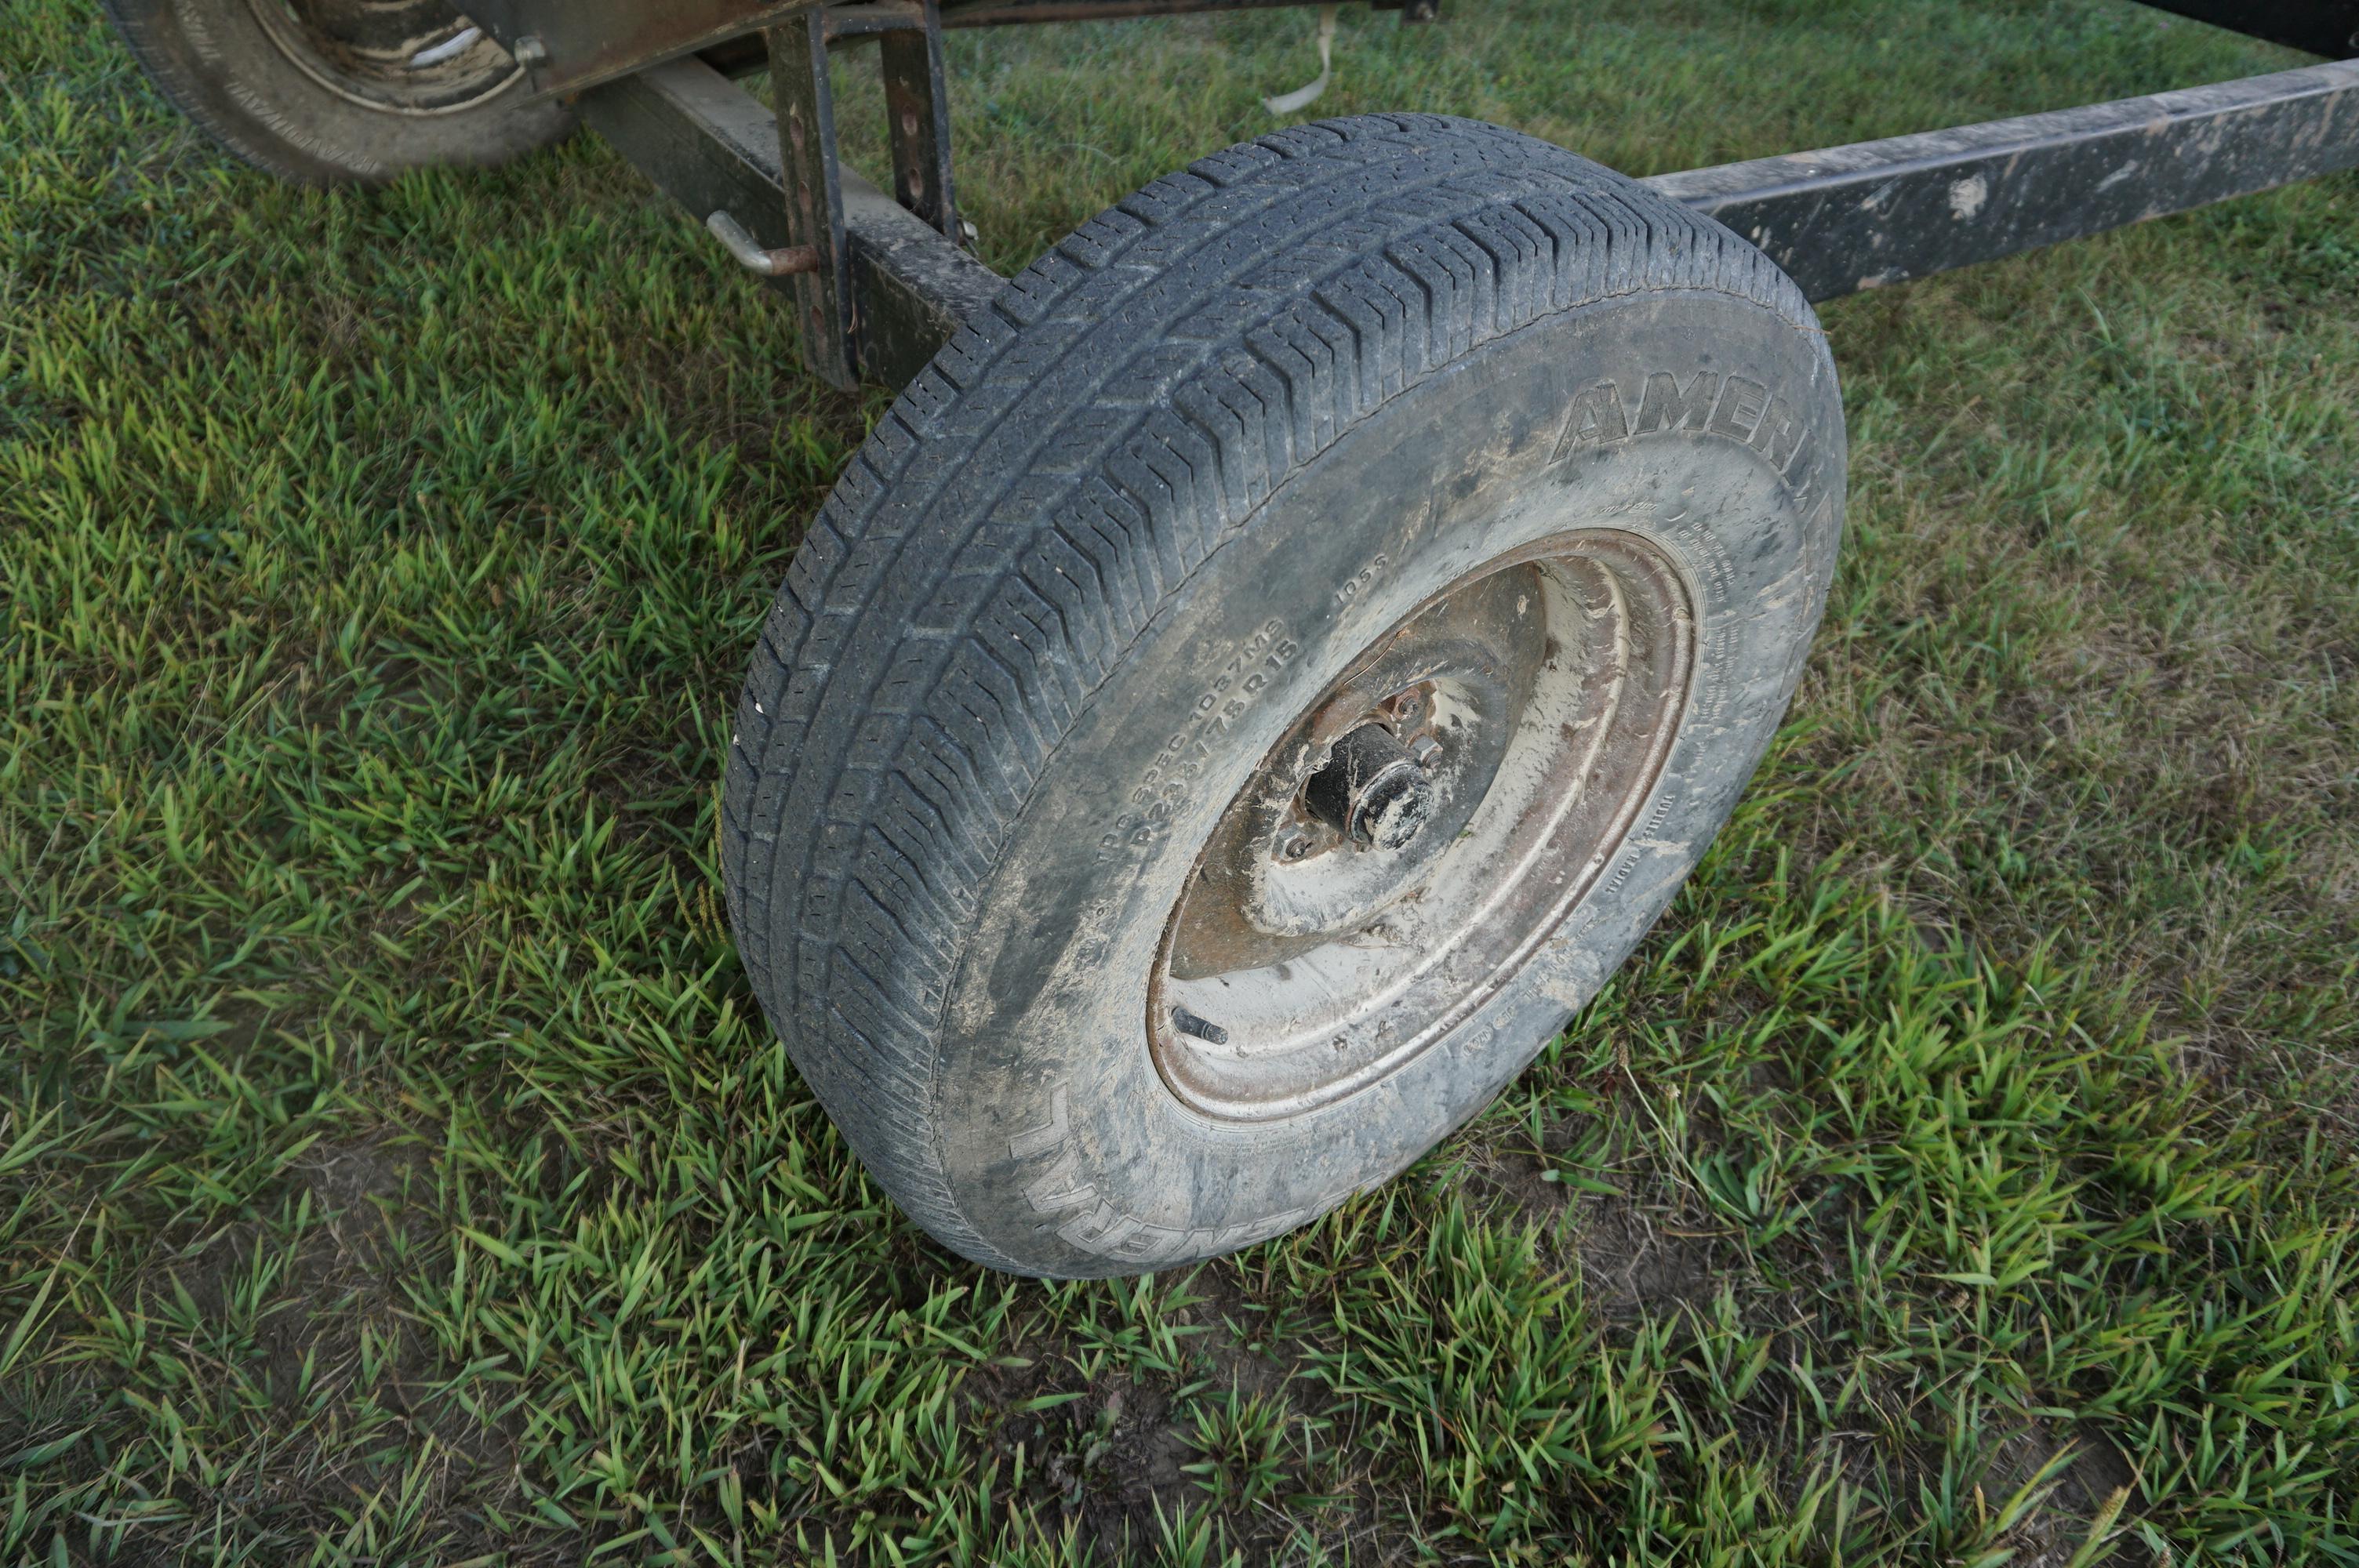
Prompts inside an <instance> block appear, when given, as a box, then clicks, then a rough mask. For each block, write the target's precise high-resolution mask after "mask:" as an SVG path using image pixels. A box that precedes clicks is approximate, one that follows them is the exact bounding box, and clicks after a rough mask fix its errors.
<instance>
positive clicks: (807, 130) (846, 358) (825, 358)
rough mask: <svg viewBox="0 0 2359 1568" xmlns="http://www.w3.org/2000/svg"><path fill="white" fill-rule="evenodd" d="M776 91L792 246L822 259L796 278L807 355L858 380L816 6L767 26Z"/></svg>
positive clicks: (824, 371) (828, 375) (839, 379)
mask: <svg viewBox="0 0 2359 1568" xmlns="http://www.w3.org/2000/svg"><path fill="white" fill-rule="evenodd" d="M769 42H770V92H771V95H772V96H773V97H774V98H775V99H776V100H777V105H778V161H779V165H780V168H781V169H782V170H783V171H784V173H785V175H786V185H787V234H788V242H789V245H790V247H792V246H802V245H808V246H810V248H811V249H812V250H813V251H815V252H817V253H818V265H816V266H814V267H812V268H811V269H810V271H809V272H806V273H802V274H799V275H798V276H796V278H795V286H794V288H795V314H796V317H797V319H799V321H800V322H801V323H802V330H803V357H804V359H805V360H806V361H808V362H810V368H811V369H812V370H814V371H816V372H817V373H819V374H820V375H821V377H823V378H825V379H826V380H828V381H830V382H832V383H834V384H836V385H837V386H841V387H844V388H847V389H849V388H851V387H854V386H857V385H859V384H860V359H859V351H858V348H857V342H856V340H857V336H858V324H857V323H856V322H855V321H854V320H853V311H852V268H851V259H850V257H848V256H847V255H846V254H844V243H843V182H842V178H841V170H840V168H839V165H838V163H837V159H836V150H835V98H834V93H833V90H832V88H831V87H830V85H829V83H828V75H827V24H826V21H825V19H824V17H823V16H822V14H821V13H820V12H817V11H810V12H806V13H804V14H803V15H802V16H798V17H795V18H793V19H792V20H790V21H788V22H786V23H785V24H783V25H781V26H779V27H772V28H771V29H769Z"/></svg>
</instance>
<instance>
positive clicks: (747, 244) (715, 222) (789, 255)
mask: <svg viewBox="0 0 2359 1568" xmlns="http://www.w3.org/2000/svg"><path fill="white" fill-rule="evenodd" d="M704 226H705V227H706V228H708V229H710V230H712V237H713V238H714V239H717V240H719V241H720V242H721V243H723V244H724V245H726V246H728V247H729V254H731V255H733V256H735V257H736V258H737V265H740V266H742V267H744V268H745V270H746V271H748V272H758V273H760V274H761V275H762V276H764V277H791V276H794V275H795V274H796V273H799V272H817V271H818V270H819V247H818V246H817V245H788V246H787V247H786V248H785V249H784V250H777V251H766V250H764V249H763V248H762V247H761V246H760V245H757V244H756V243H754V236H753V235H751V234H749V233H747V232H745V224H743V223H740V222H738V221H737V220H736V219H734V218H732V217H731V216H730V215H729V214H728V213H726V212H715V213H714V214H712V216H711V217H710V218H707V219H706V220H705V221H704Z"/></svg>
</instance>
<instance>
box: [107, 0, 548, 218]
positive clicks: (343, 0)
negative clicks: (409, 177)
mask: <svg viewBox="0 0 2359 1568" xmlns="http://www.w3.org/2000/svg"><path fill="white" fill-rule="evenodd" d="M103 5H104V6H105V9H106V13H107V15H108V16H109V17H111V18H112V19H113V21H114V26H115V29H116V31H117V32H118V33H119V34H120V35H121V36H122V38H123V41H124V43H125V46H126V47H127V48H128V49H130V51H131V54H132V57H133V58H134V59H136V60H137V61H138V62H139V64H140V66H141V68H142V69H144V70H146V71H147V75H148V78H149V79H150V80H151V81H154V82H155V83H156V85H157V87H158V89H159V90H160V91H161V92H163V94H164V96H165V97H166V98H167V99H168V100H169V101H170V103H171V104H172V106H173V107H174V108H176V109H178V110H179V111H180V113H182V114H186V115H187V116H188V117H189V118H190V119H191V120H193V121H194V122H196V124H197V125H198V126H199V128H201V130H203V131H204V132H205V134H206V135H209V136H211V137H212V139H213V140H214V141H215V142H217V143H219V144H220V145H221V146H222V147H223V149H224V150H226V151H228V152H229V153H231V154H232V155H234V156H235V157H238V158H240V159H242V160H243V161H245V163H248V164H251V165H253V166H254V167H255V168H259V169H261V170H263V171H264V172H265V173H267V174H274V175H277V176H278V177H279V178H284V179H291V180H297V181H299V182H301V183H304V184H308V185H342V184H354V183H358V184H377V183H381V182H383V181H385V180H388V179H391V178H394V177H395V176H397V175H398V174H400V173H402V172H403V171H404V170H405V169H410V168H427V167H433V166H440V165H447V164H473V165H489V164H498V163H505V162H506V161H507V160H508V159H510V158H513V157H519V156H521V155H523V154H525V153H528V152H531V151H532V150H534V149H535V148H537V147H540V146H546V145H548V144H549V143H550V142H553V141H556V140H558V139H560V137H562V136H564V135H566V134H567V133H568V132H570V131H571V129H572V126H573V118H572V115H571V113H570V112H569V111H567V110H566V109H565V108H564V107H563V106H561V105H560V104H557V103H528V102H527V84H526V82H525V81H524V78H523V76H522V75H521V73H520V72H518V71H517V70H516V66H515V63H514V62H513V61H512V60H510V59H508V57H507V56H506V53H505V52H504V51H502V50H500V49H498V47H497V46H496V45H495V44H493V43H491V42H490V41H489V40H487V39H485V40H478V41H476V42H475V43H473V45H471V46H470V47H468V48H465V49H461V50H459V51H458V53H457V54H455V55H454V56H452V57H451V58H450V59H442V60H439V61H437V62H435V63H434V64H433V65H431V66H427V67H419V68H417V69H415V70H406V69H403V68H402V67H401V65H400V64H399V61H398V59H397V57H396V56H389V55H388V54H387V53H386V51H384V50H383V49H379V50H378V51H377V52H376V53H375V55H373V56H369V57H364V56H363V55H360V54H358V53H355V52H354V51H353V49H349V48H346V47H344V46H343V45H342V43H341V42H340V41H339V40H336V39H334V38H325V37H324V36H322V35H321V34H320V32H319V29H318V28H316V27H307V26H306V25H305V24H303V23H300V22H299V21H297V20H296V16H297V15H298V13H297V12H296V11H295V10H294V9H293V7H292V6H291V5H288V4H287V0H103ZM302 14H303V15H308V16H341V17H351V18H353V19H354V26H355V27H356V28H375V29H376V30H377V33H376V36H375V38H373V39H372V40H371V41H372V42H373V43H375V44H382V43H383V42H384V39H385V38H386V36H389V34H390V33H395V32H399V31H401V30H403V29H401V28H400V27H396V26H393V25H392V19H393V18H408V22H409V26H411V27H415V28H416V29H417V30H418V32H419V43H420V45H421V48H420V50H419V52H425V50H427V49H431V47H432V44H433V41H434V38H435V37H436V34H437V33H438V31H439V32H441V33H454V32H456V31H459V30H462V28H463V27H464V18H463V16H461V14H460V13H459V12H458V11H457V10H456V9H455V8H454V7H453V5H451V4H450V3H449V0H391V3H376V4H370V3H368V0H310V3H309V4H308V5H307V7H306V10H305V12H304V13H302Z"/></svg>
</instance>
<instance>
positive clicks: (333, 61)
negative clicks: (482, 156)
mask: <svg viewBox="0 0 2359 1568" xmlns="http://www.w3.org/2000/svg"><path fill="white" fill-rule="evenodd" d="M247 4H248V5H250V6H251V7H252V8H253V11H254V15H255V20H256V21H258V22H260V23H261V25H262V30H263V31H264V32H265V33H266V34H267V35H268V36H269V38H270V41H271V42H272V43H273V44H275V45H277V49H278V52H279V53H280V54H282V55H284V56H285V57H286V58H287V59H288V60H289V61H291V62H292V63H293V64H294V65H295V67H296V68H297V69H298V70H301V71H302V72H303V73H304V74H305V75H307V76H309V77H310V78H311V79H312V80H313V81H316V82H318V83H319V84H320V85H321V86H322V87H324V88H326V89H327V90H328V91H329V92H333V93H335V94H336V95H337V96H339V97H341V98H344V99H348V100H350V101H351V102H353V103H359V104H361V105H363V106H364V107H366V108H371V109H381V110H384V111H385V112H386V113H388V114H409V115H430V114H455V113H457V112H459V111H461V110H463V109H470V108H473V107H474V106H475V105H476V104H478V103H483V102H484V100H485V99H488V98H490V97H492V96H494V95H495V94H496V93H499V92H504V91H506V88H507V87H508V85H509V84H510V83H512V82H514V81H516V80H517V79H518V78H519V77H521V76H522V75H523V69H522V68H521V67H520V66H518V65H517V64H516V61H515V60H513V59H510V58H509V57H508V53H507V51H506V49H502V48H500V46H499V45H498V44H497V43H495V42H494V41H493V40H492V38H491V36H490V35H489V34H487V33H485V32H484V30H483V29H482V28H481V27H476V26H475V25H474V24H473V22H471V21H469V20H468V19H467V18H466V16H463V15H462V14H461V13H460V12H459V11H458V10H457V8H455V7H454V6H452V5H450V4H448V3H447V0H247Z"/></svg>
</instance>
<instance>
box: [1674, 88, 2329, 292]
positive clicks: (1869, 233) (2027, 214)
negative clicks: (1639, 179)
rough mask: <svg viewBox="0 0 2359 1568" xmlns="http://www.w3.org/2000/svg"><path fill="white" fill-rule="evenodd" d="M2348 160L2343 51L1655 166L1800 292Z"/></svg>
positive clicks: (1985, 255)
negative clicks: (1862, 138)
mask: <svg viewBox="0 0 2359 1568" xmlns="http://www.w3.org/2000/svg"><path fill="white" fill-rule="evenodd" d="M2354 167H2359V60H2353V61H2343V62H2341V63H2338V64H2334V65H2316V66H2306V67H2303V68H2302V69H2300V70H2284V71H2278V72H2277V73H2275V74H2274V75H2269V76H2255V77H2246V78H2245V79H2243V80H2242V81H2223V82H2218V83H2215V84H2213V85H2212V86H2209V87H2190V88H2187V89H2184V90H2182V91H2180V92H2158V93H2155V94H2154V95H2152V96H2151V97H2146V98H2126V99H2123V100H2120V101H2119V102H2116V103H2096V104H2091V105H2089V106H2087V107H2085V108H2080V109H2064V110H2059V111H2057V112H2055V113H2053V114H2027V115H2025V116H2023V117H2022V118H2021V119H2017V120H1996V121H1993V122H1991V123H1989V124H1981V125H1962V126H1958V127H1956V128H1954V129H1951V130H1944V131H1927V132H1924V133H1922V134H1920V135H1913V136H1896V137H1893V138H1891V139H1890V140H1888V141H1881V142H1860V143H1856V144H1854V145H1853V146H1843V147H1830V148H1827V149H1825V150H1824V151H1821V152H1810V153H1789V154H1787V155H1786V156H1784V157H1768V158H1757V159H1755V160H1754V161H1752V162H1749V163H1732V164H1723V165H1721V166H1719V167H1717V168H1698V169H1690V170H1688V171H1686V172H1685V173H1681V174H1665V175H1658V176H1656V177H1655V178H1652V179H1649V180H1647V181H1646V183H1647V185H1649V186H1651V187H1653V188H1654V189H1656V190H1658V191H1660V192H1662V193H1663V194H1664V195H1666V196H1669V197H1671V198H1672V199H1674V200H1678V201H1681V202H1684V203H1685V204H1686V205H1688V206H1690V207H1694V208H1697V209H1699V210H1701V211H1705V212H1709V213H1711V214H1712V216H1713V217H1715V218H1717V219H1719V220H1720V221H1721V222H1723V223H1725V224H1727V225H1728V226H1729V227H1730V228H1732V229H1734V230H1735V231H1736V232H1738V233H1740V234H1742V235H1744V236H1745V238H1746V239H1748V240H1751V241H1752V242H1753V243H1755V244H1756V245H1759V246H1760V247H1761V248H1762V250H1764V251H1766V252H1767V253H1768V255H1769V257H1770V259H1771V260H1773V261H1775V262H1776V263H1777V265H1779V266H1781V267H1783V268H1785V269H1786V271H1787V272H1788V274H1789V275H1790V276H1792V277H1793V279H1794V281H1795V282H1797V283H1799V284H1800V285H1801V286H1802V292H1803V293H1805V294H1807V295H1809V296H1810V297H1811V298H1812V299H1832V298H1835V297H1839V296H1842V295H1845V294H1851V293H1854V292H1856V291H1858V290H1860V289H1863V288H1876V287H1882V286H1883V285H1886V284H1890V283H1900V282H1904V281H1906V280H1907V279H1908V278H1912V277H1924V276H1928V275H1930V274H1932V273H1937V272H1946V271H1948V270H1950V269H1951V268H1952V267H1960V266H1965V265H1969V264H1971V263H1973V262H1979V261H1991V260H1994V259H1995V258H1997V257H1999V256H2006V255H2013V254H2016V253H2017V252H2018V251H2027V250H2035V249H2038V247H2040V246H2042V245H2052V244H2056V243H2059V242H2060V241H2064V240H2072V239H2079V238H2082V237H2083V236H2085V235H2089V234H2096V233H2102V232H2104V231H2105V230H2107V229H2118V228H2120V227H2122V226H2123V225H2125V224H2127V223H2135V222H2139V221H2140V220H2142V219H2147V218H2156V217H2160V216H2162V215H2163V214H2164V213H2168V212H2183V211H2188V210H2190V209H2191V208H2196V207H2202V206H2206V205H2208V204H2210V203H2212V202H2214V201H2223V200H2227V199H2228V198H2230V197H2232V196H2244V195H2248V194H2250V193H2251V192H2253V191H2256V190H2267V189H2270V188H2271V187H2273V186H2278V185H2287V184H2290V183H2292V182H2293V181H2295V180H2299V179H2309V178H2313V177H2315V176H2318V175H2321V174H2328V173H2332V172H2333V171H2335V170H2337V169H2346V168H2354Z"/></svg>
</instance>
